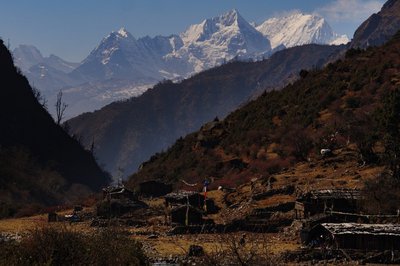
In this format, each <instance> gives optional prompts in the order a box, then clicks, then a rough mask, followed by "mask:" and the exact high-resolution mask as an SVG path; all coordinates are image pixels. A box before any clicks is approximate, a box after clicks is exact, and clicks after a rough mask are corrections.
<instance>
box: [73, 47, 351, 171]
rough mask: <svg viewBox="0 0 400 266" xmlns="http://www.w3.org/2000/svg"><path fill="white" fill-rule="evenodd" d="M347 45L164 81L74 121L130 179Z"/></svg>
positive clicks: (78, 130)
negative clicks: (153, 159)
mask: <svg viewBox="0 0 400 266" xmlns="http://www.w3.org/2000/svg"><path fill="white" fill-rule="evenodd" d="M344 48H345V47H344V46H319V45H308V46H303V47H296V48H291V49H287V50H284V51H281V52H278V53H276V54H274V55H273V56H272V57H271V58H270V59H268V60H264V61H261V62H255V63H245V62H232V63H229V64H226V65H223V66H221V67H218V68H214V69H211V70H208V71H205V72H202V73H200V74H198V75H196V76H194V77H192V78H190V79H187V80H184V81H182V82H180V83H172V82H164V83H161V84H158V85H157V86H155V87H154V88H153V89H151V90H149V91H147V92H146V93H145V94H143V95H141V96H140V97H138V98H132V99H130V100H128V101H125V102H116V103H112V104H110V105H108V106H106V107H104V108H102V109H101V110H99V111H96V112H93V113H87V114H83V115H81V116H78V117H76V118H73V119H71V120H69V121H68V124H69V126H70V127H71V130H72V132H73V134H76V135H79V136H81V137H82V140H83V142H84V143H85V145H89V144H90V143H91V142H92V141H93V140H94V141H95V146H96V156H98V158H99V160H100V161H101V162H102V163H104V164H105V167H106V169H107V170H109V171H111V172H113V173H116V172H117V170H118V168H124V169H125V173H126V174H129V173H132V172H133V171H136V170H137V167H138V166H139V164H140V163H141V162H143V161H145V160H147V159H148V158H149V157H150V156H151V155H152V154H154V153H155V152H158V151H160V150H162V149H165V148H167V147H168V146H169V145H171V144H172V143H173V142H174V141H175V140H176V139H177V138H179V137H180V136H184V135H186V134H188V133H189V132H192V131H194V130H197V129H198V128H199V127H200V126H201V125H202V124H203V123H205V122H207V121H210V120H212V119H213V118H214V117H216V116H219V117H224V116H225V115H227V114H228V113H229V112H231V111H232V110H234V109H235V108H237V107H238V106H239V105H240V104H241V103H243V102H244V101H246V100H247V99H249V98H250V97H251V96H253V95H254V94H255V93H257V92H258V91H260V89H262V88H263V89H265V88H268V89H273V88H279V87H281V86H283V85H285V84H287V83H288V82H290V81H292V80H294V79H296V78H297V76H298V73H299V71H300V70H301V69H311V68H319V67H321V66H322V65H323V64H324V63H325V62H327V61H329V60H330V58H332V57H335V56H336V55H337V54H339V53H340V52H341V51H343V49H344Z"/></svg>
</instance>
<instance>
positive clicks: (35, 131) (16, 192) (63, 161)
mask: <svg viewBox="0 0 400 266" xmlns="http://www.w3.org/2000/svg"><path fill="white" fill-rule="evenodd" d="M0 73H1V76H0V95H1V97H0V121H1V123H0V158H1V159H0V217H1V216H7V215H10V214H13V213H15V211H17V209H19V208H20V207H21V206H24V205H26V204H28V203H29V204H33V203H37V204H45V205H49V204H59V203H62V202H63V201H64V200H65V199H66V198H68V197H72V195H73V194H74V196H76V194H79V193H81V192H83V191H90V189H92V190H96V189H99V188H100V187H101V186H102V185H105V184H107V183H108V182H109V177H108V175H107V174H106V173H105V172H103V171H102V170H101V169H100V168H99V167H98V165H97V164H96V161H95V160H94V158H93V156H92V154H91V153H90V152H88V151H85V150H84V149H83V148H82V147H81V146H80V144H79V142H78V141H76V140H74V139H72V138H71V137H70V136H69V135H68V134H67V133H66V132H64V130H63V129H62V128H61V127H60V126H58V125H56V124H55V122H54V121H53V119H52V118H51V116H50V115H49V114H48V113H47V111H46V110H45V108H44V106H43V102H41V103H39V102H38V99H39V100H40V101H42V100H43V99H40V95H39V94H38V92H37V91H36V90H33V89H32V88H31V87H30V85H29V83H28V81H27V79H26V78H25V77H24V76H22V75H21V74H20V71H19V70H18V69H16V68H15V66H14V64H13V60H12V56H11V54H10V52H9V51H8V49H7V48H6V47H5V46H4V44H3V42H2V41H1V42H0ZM74 188H75V191H74ZM77 190H79V191H77Z"/></svg>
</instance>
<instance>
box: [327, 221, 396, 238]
mask: <svg viewBox="0 0 400 266" xmlns="http://www.w3.org/2000/svg"><path fill="white" fill-rule="evenodd" d="M321 226H323V227H324V228H325V229H326V230H328V231H329V232H330V233H332V234H333V235H346V234H353V235H356V234H357V235H395V236H400V224H358V223H339V224H336V223H322V224H321Z"/></svg>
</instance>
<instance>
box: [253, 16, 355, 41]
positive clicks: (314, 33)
mask: <svg viewBox="0 0 400 266" xmlns="http://www.w3.org/2000/svg"><path fill="white" fill-rule="evenodd" d="M256 29H257V30H258V31H260V32H261V33H262V34H263V35H264V36H266V37H267V38H269V39H270V41H271V45H272V48H275V47H277V46H279V45H282V44H283V45H284V46H286V47H293V46H298V45H303V44H309V43H317V44H343V43H347V42H348V41H349V39H348V38H347V36H343V35H342V36H340V35H338V34H337V33H335V32H333V30H332V28H331V27H330V26H329V24H328V23H327V22H326V21H325V19H324V18H323V17H321V16H319V15H316V14H304V13H301V12H298V11H295V12H292V13H290V14H289V15H285V16H281V17H275V18H270V19H268V20H266V21H264V22H263V23H262V24H261V25H259V26H257V27H256Z"/></svg>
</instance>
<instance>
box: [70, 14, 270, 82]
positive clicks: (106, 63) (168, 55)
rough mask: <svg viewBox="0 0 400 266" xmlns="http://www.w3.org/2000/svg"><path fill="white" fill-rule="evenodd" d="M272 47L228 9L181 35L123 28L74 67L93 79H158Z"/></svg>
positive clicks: (256, 53)
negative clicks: (137, 33)
mask: <svg viewBox="0 0 400 266" xmlns="http://www.w3.org/2000/svg"><path fill="white" fill-rule="evenodd" d="M270 50H271V45H270V43H269V40H268V39H267V38H266V37H264V36H263V35H262V34H261V33H260V32H258V31H257V30H256V29H255V28H254V27H253V26H251V25H250V24H249V23H248V22H247V21H246V20H245V19H244V18H243V17H242V16H241V15H240V14H239V13H238V12H237V11H236V10H232V11H229V12H227V13H225V14H223V15H221V16H219V17H214V18H211V19H206V20H204V21H203V22H201V23H200V24H196V25H192V26H190V27H189V28H188V29H187V30H186V31H185V32H183V33H181V34H180V35H179V36H178V35H171V36H168V37H164V36H156V37H154V38H151V37H148V36H146V37H143V38H139V39H137V40H136V39H135V38H134V37H133V36H132V35H131V34H130V33H129V32H127V31H126V30H125V29H124V28H121V29H120V30H118V31H115V32H112V33H111V34H109V35H108V36H107V37H105V38H104V39H103V40H102V41H101V43H100V44H99V46H98V47H96V48H95V49H94V50H93V51H92V52H91V54H90V55H89V56H88V57H87V58H86V59H85V60H84V61H83V62H82V64H81V65H80V66H79V67H78V68H77V69H76V70H75V71H74V72H75V74H78V73H79V74H80V75H84V76H86V77H90V78H91V80H99V79H108V78H125V79H132V80H135V81H138V80H143V81H146V82H149V81H159V80H161V79H163V78H168V79H174V78H177V77H187V76H188V75H190V74H193V73H196V72H199V71H202V70H205V69H208V68H211V67H214V66H216V65H219V64H222V63H223V62H226V61H229V60H231V59H232V58H234V57H242V58H256V57H259V56H262V55H265V54H266V53H268V52H269V51H270Z"/></svg>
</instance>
